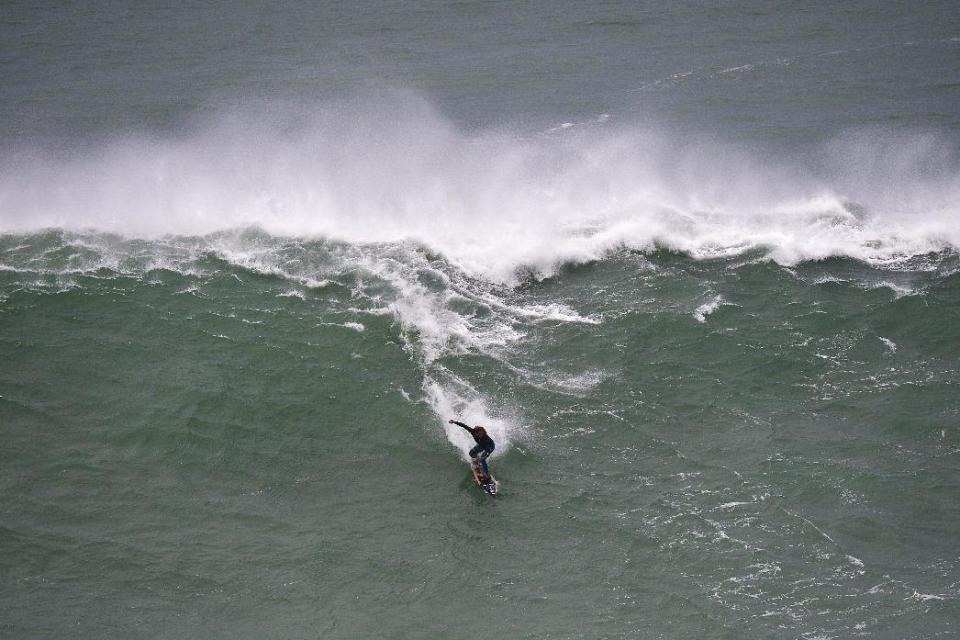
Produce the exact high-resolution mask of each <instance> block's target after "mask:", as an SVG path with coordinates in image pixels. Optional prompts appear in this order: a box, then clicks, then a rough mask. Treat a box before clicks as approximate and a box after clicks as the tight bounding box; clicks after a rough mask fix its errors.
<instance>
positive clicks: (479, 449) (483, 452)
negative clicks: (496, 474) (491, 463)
mask: <svg viewBox="0 0 960 640" xmlns="http://www.w3.org/2000/svg"><path fill="white" fill-rule="evenodd" d="M450 424H455V425H457V426H458V427H463V428H464V429H466V430H467V431H469V432H470V435H472V436H473V439H474V441H476V443H477V446H475V447H474V448H473V449H470V457H471V458H476V459H477V460H479V461H480V464H481V465H483V474H484V475H490V469H488V468H487V456H489V455H490V454H491V453H493V450H494V449H496V447H497V445H496V443H495V442H494V441H493V438H491V437H490V436H489V435H487V434H486V433H485V432H484V433H482V434H481V435H477V430H476V429H473V428H470V427H468V426H467V425H465V424H463V423H462V422H457V421H456V420H451V421H450Z"/></svg>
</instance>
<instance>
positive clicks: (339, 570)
mask: <svg viewBox="0 0 960 640" xmlns="http://www.w3.org/2000/svg"><path fill="white" fill-rule="evenodd" d="M378 232H379V231H378V230H377V229H373V230H372V231H371V233H374V234H376V233H378ZM764 251H766V250H763V249H756V250H754V251H753V253H750V254H747V255H737V256H734V257H727V258H716V259H713V260H697V259H694V258H692V257H690V256H687V255H683V254H679V253H676V252H672V251H668V250H665V249H659V250H653V251H647V252H636V251H632V250H628V249H622V250H619V251H616V252H613V253H609V254H608V255H607V257H606V258H605V259H603V260H598V261H594V262H591V263H590V264H586V265H571V264H568V265H566V266H564V267H562V268H560V269H558V270H556V272H555V274H554V275H553V276H552V277H550V278H544V279H540V280H538V279H535V278H526V279H524V280H523V281H522V282H520V283H519V284H518V285H516V286H509V285H504V284H501V283H497V282H493V281H491V280H489V279H486V278H483V277H479V276H478V275H476V274H475V273H472V272H470V271H468V270H465V269H463V268H461V267H460V266H459V265H458V264H456V262H455V261H454V260H453V259H448V258H447V257H444V256H443V255H441V254H438V253H435V252H434V251H433V250H430V249H428V248H426V247H425V246H424V245H423V244H422V243H419V242H410V241H407V242H404V241H392V242H365V243H351V242H345V241H334V240H330V239H309V238H302V237H300V238H295V237H293V238H292V237H288V236H277V235H271V234H269V233H267V232H265V231H263V230H243V231H231V232H217V233H208V234H206V235H201V236H167V237H162V238H157V239H138V238H128V237H124V236H121V235H117V234H115V233H114V234H108V233H103V232H74V231H62V230H60V231H47V232H41V233H17V234H5V235H2V236H0V361H2V362H3V363H4V364H3V366H2V367H0V415H2V417H3V424H4V438H5V440H4V441H5V443H6V446H5V447H4V449H3V451H2V452H0V461H2V463H3V468H4V469H5V472H4V473H5V482H7V483H8V486H9V487H10V489H9V490H8V491H6V492H5V493H4V497H3V504H4V505H8V506H9V507H10V510H9V513H11V514H13V515H11V516H10V518H9V519H8V521H7V522H6V523H5V529H4V534H3V536H2V537H0V545H2V548H3V549H4V550H5V551H7V552H8V553H5V554H4V557H8V558H10V557H16V558H18V559H19V560H18V562H17V563H16V564H15V565H10V566H8V568H7V569H6V571H7V572H8V573H7V575H10V576H12V577H13V580H14V581H15V584H14V585H13V586H10V585H4V586H0V589H2V590H3V591H4V593H12V594H13V595H12V596H11V597H16V598H17V600H18V601H19V602H20V603H21V606H19V607H18V609H17V613H15V614H13V615H12V617H11V619H10V622H9V624H10V626H11V628H13V629H14V630H15V631H16V630H26V629H31V628H33V627H34V625H35V624H36V622H35V620H36V619H37V618H36V616H37V615H39V614H41V613H44V614H45V613H50V615H51V617H50V618H45V619H49V620H50V623H49V624H50V625H51V628H52V629H53V630H54V631H53V633H54V635H57V634H58V630H59V629H61V628H63V629H67V628H69V629H70V632H69V633H72V632H73V630H74V626H75V625H76V622H75V621H71V622H69V623H68V620H67V617H69V616H72V615H73V614H74V613H75V610H74V609H73V608H71V607H68V608H67V612H61V609H59V608H54V607H55V606H56V607H61V606H62V602H63V599H62V598H57V599H56V605H54V603H53V602H52V601H51V598H50V596H49V594H50V593H51V592H54V593H57V594H63V595H65V596H71V594H74V595H75V596H76V597H77V598H78V599H79V602H84V603H85V602H87V601H88V597H89V596H87V595H84V594H87V593H89V591H90V590H91V589H94V588H96V589H98V590H99V591H98V593H107V594H109V598H110V599H111V601H115V602H117V603H122V604H123V606H124V607H132V608H135V609H134V610H136V611H137V613H136V614H129V615H128V614H121V615H120V616H119V624H121V625H122V626H123V627H125V628H126V627H130V628H131V629H133V628H158V629H159V628H167V627H165V625H168V624H169V615H170V611H171V610H172V609H171V608H172V607H178V608H180V607H182V608H185V610H190V607H191V606H194V605H192V604H191V603H192V602H193V600H194V599H196V598H198V597H200V596H198V595H197V594H201V595H202V596H203V599H204V601H209V602H212V603H215V605H216V606H217V607H219V608H222V610H223V611H225V612H227V614H228V615H225V616H224V617H215V618H214V621H212V622H208V621H199V622H198V621H194V622H191V626H192V625H193V624H198V625H199V626H200V627H201V628H204V629H205V630H209V631H210V632H211V634H210V635H216V634H217V633H219V632H223V631H224V630H229V632H230V633H231V634H232V632H233V631H236V632H237V633H238V634H239V635H240V636H243V635H244V634H245V633H249V626H247V625H248V624H251V623H250V622H249V621H248V620H247V619H246V616H249V615H251V613H250V612H251V611H252V612H253V614H252V615H255V616H256V617H257V618H258V619H260V618H263V619H264V620H267V621H269V622H270V624H269V626H271V627H274V626H279V627H283V628H288V627H284V625H285V624H289V620H291V619H296V620H298V621H300V622H298V624H304V625H307V626H310V627H316V628H321V627H323V625H325V624H328V623H329V621H330V620H331V619H336V620H338V621H339V622H338V625H337V627H336V629H333V630H332V631H331V635H332V637H343V638H347V637H366V636H370V635H373V636H375V635H376V626H377V625H378V624H379V620H381V619H382V617H383V616H386V615H393V614H395V613H396V612H397V611H403V612H406V613H404V614H403V615H400V616H399V617H398V620H397V622H396V624H397V625H399V627H402V628H403V629H405V630H409V631H411V634H412V635H415V629H416V628H419V627H423V626H424V625H425V626H426V628H428V629H430V630H438V631H442V630H443V629H446V628H448V627H447V626H446V624H447V623H446V622H444V621H443V620H441V619H439V618H437V617H435V616H434V617H431V612H435V611H436V610H439V611H443V612H447V613H449V612H450V609H449V607H450V606H451V605H450V593H451V591H452V592H454V593H456V594H460V595H462V596H464V597H467V596H468V595H469V594H471V593H473V595H474V598H480V601H481V602H483V603H484V604H485V605H486V606H489V607H492V608H496V607H498V604H497V600H498V599H499V598H501V597H507V598H511V599H514V598H521V599H522V598H525V597H527V595H528V593H529V590H530V589H534V590H536V593H551V594H567V593H573V594H576V598H577V602H578V603H581V604H582V603H583V602H586V603H587V605H588V606H585V607H582V606H581V605H580V604H578V605H577V606H574V607H573V609H572V610H571V603H570V602H569V601H568V600H567V599H565V598H560V601H559V602H556V603H554V602H552V601H551V600H550V599H547V601H546V602H541V603H540V604H537V605H536V607H535V608H534V611H535V612H534V613H532V614H531V613H530V612H525V613H524V614H523V617H524V619H526V618H529V617H530V616H531V615H532V616H533V617H534V618H535V619H536V627H537V632H536V633H537V634H539V633H550V634H555V635H557V636H558V637H562V636H563V634H564V633H566V632H565V631H564V629H569V628H571V627H570V625H571V624H579V623H578V622H576V621H577V620H581V619H584V618H583V617H584V616H585V619H586V620H588V621H590V624H591V625H592V624H598V625H600V624H602V625H607V627H608V628H609V629H610V630H611V631H612V633H614V634H615V635H622V636H624V637H628V636H632V635H633V632H635V631H637V630H639V629H641V628H645V625H649V624H652V625H654V626H655V627H658V628H663V629H668V628H673V626H674V625H675V624H677V622H676V621H677V620H679V621H680V623H679V624H680V625H681V626H682V628H683V629H684V633H683V635H684V636H687V635H690V636H696V637H716V633H715V626H716V620H723V621H724V622H723V624H724V625H725V626H726V627H728V628H730V629H734V630H735V635H736V636H738V637H740V636H742V637H757V636H762V635H769V634H773V635H777V634H780V633H782V632H785V631H786V632H787V633H789V635H790V636H791V637H793V636H797V637H802V636H805V635H806V636H809V637H815V636H817V635H823V634H828V633H832V634H836V633H842V634H846V633H849V634H855V633H857V632H859V631H861V630H863V629H874V630H878V632H879V629H880V628H881V627H882V628H883V629H885V630H886V629H889V630H891V633H893V634H894V635H897V636H901V635H910V633H911V630H912V629H914V628H915V627H916V626H917V625H918V624H919V625H920V626H922V627H923V629H926V630H928V631H931V632H935V631H936V630H938V629H942V628H944V627H945V626H949V624H950V621H951V620H952V619H953V612H954V610H955V606H956V602H957V600H958V598H960V593H958V591H957V580H956V576H957V571H958V566H957V560H956V554H955V543H954V542H953V540H954V536H951V535H950V532H951V531H953V530H954V529H955V524H956V522H955V513H954V511H953V510H952V509H951V505H953V504H954V502H955V500H954V498H955V495H954V492H953V491H952V490H951V489H950V487H952V486H954V485H953V484H950V483H951V482H953V480H952V478H953V477H954V475H955V468H954V463H953V461H954V459H955V457H956V452H957V434H956V430H955V426H954V422H955V418H956V393H955V389H956V386H957V385H958V384H960V372H958V370H957V366H956V363H957V362H958V361H960V351H958V349H960V322H958V319H957V308H958V304H960V273H958V266H960V263H958V257H957V254H956V253H952V252H945V253H940V254H935V255H924V256H922V257H920V258H915V259H914V262H913V263H911V264H901V265H899V266H895V265H892V264H890V263H884V264H883V265H882V266H871V265H868V264H864V263H863V262H861V261H856V260H851V259H846V258H843V259H831V260H823V261H816V262H804V263H800V264H796V265H793V266H791V267H783V266H780V265H778V264H776V263H775V262H771V261H770V260H767V259H764V256H765V254H764V253H763V252H764ZM552 256H553V257H552V259H555V256H556V254H552ZM496 264H499V263H496ZM484 266H485V269H489V267H490V266H491V265H490V264H486V265H484ZM453 417H457V418H460V419H462V420H465V421H467V422H468V423H470V424H484V425H486V426H487V427H488V428H489V429H490V431H491V432H492V434H493V436H494V438H495V440H496V441H497V444H498V447H497V452H496V454H495V455H494V457H493V458H492V460H491V466H492V469H493V471H494V473H495V474H496V475H497V476H498V479H499V480H500V481H501V489H502V490H501V494H500V496H498V498H497V501H496V502H490V501H489V500H488V499H487V498H488V497H487V496H485V495H484V494H482V493H481V492H480V491H479V490H478V489H477V487H476V486H474V485H473V483H472V480H471V479H470V477H469V474H468V470H467V467H466V465H465V464H463V460H464V459H465V457H466V452H467V451H468V449H469V447H470V445H471V444H472V443H471V442H470V440H469V438H468V437H467V436H466V434H465V433H464V432H463V431H462V430H460V429H459V428H455V427H451V426H450V425H448V424H447V420H448V419H450V418H453ZM14 506H16V508H15V509H14V508H12V507H14ZM917 521H922V522H923V526H922V527H914V526H913V523H915V522H917ZM904 523H910V525H909V526H907V525H905V524H904ZM41 527H48V528H50V527H52V529H44V530H45V531H55V533H49V534H44V535H40V534H38V533H36V531H37V530H38V529H39V528H41ZM907 530H909V532H910V535H903V534H904V532H905V531H907ZM185 537H186V538H189V539H192V540H195V542H193V543H187V542H185ZM105 540H107V541H108V543H105V542H104V541H105ZM485 544H491V545H494V552H492V553H491V554H490V555H489V557H483V558H481V559H475V555H476V553H477V546H478V545H480V546H482V545H485ZM238 546H239V547H242V548H244V549H247V548H249V549H250V550H251V551H250V553H249V555H245V556H244V557H245V561H244V562H238V561H237V559H238V556H237V552H236V548H237V547H238ZM77 549H80V550H82V553H77V552H76V550H77ZM168 549H169V551H167V550H168ZM558 554H560V555H562V556H563V562H557V556H558ZM51 556H53V557H55V558H57V561H56V562H51V561H50V559H49V558H50V557H51ZM437 572H440V573H443V574H448V575H449V577H448V578H446V579H443V580H441V579H439V578H435V577H433V576H435V574H436V573H437ZM527 572H533V574H534V575H535V576H536V577H535V578H530V577H528V576H527ZM331 575H335V576H342V577H343V579H342V580H341V579H340V578H337V579H333V578H331ZM478 576H481V577H482V578H483V581H484V582H485V583H486V582H489V584H490V585H491V586H490V587H489V590H490V591H491V592H492V594H493V595H490V596H488V595H487V594H486V590H483V592H482V595H479V596H478V595H477V590H476V581H477V577H478ZM498 576H501V578H498ZM41 579H42V586H37V585H36V583H37V582H38V581H40V580H41ZM264 580H267V581H269V582H270V584H271V585H272V586H270V587H269V588H267V587H264V589H266V591H262V590H261V587H260V586H253V585H261V584H262V583H263V581H264ZM344 580H346V581H347V582H346V583H347V584H350V585H354V586H355V587H356V589H357V590H359V591H358V592H364V593H366V592H369V593H373V594H376V597H374V598H372V599H371V600H370V601H369V602H364V603H363V605H362V606H360V605H357V604H356V603H355V602H354V600H353V599H354V598H355V595H354V593H353V591H351V592H350V595H349V598H348V599H347V600H346V601H340V600H338V598H339V597H341V595H342V593H343V585H344V584H345V582H344ZM423 581H425V584H426V585H427V586H423V585H424V582H423ZM134 583H135V584H137V585H142V586H133V587H132V586H131V584H134ZM274 583H276V584H274ZM441 583H442V587H441V586H439V585H440V584H441ZM411 585H413V586H411ZM416 585H421V586H420V587H417V586H416ZM430 585H433V586H430ZM408 588H414V589H417V588H419V589H422V591H421V592H418V593H419V595H417V596H416V597H414V598H413V599H412V600H409V601H408V596H407V591H406V590H407V589H408ZM78 589H79V590H81V591H82V593H77V591H76V590H78ZM434 589H439V591H437V592H434V591H433V590H434ZM397 590H400V593H401V594H402V595H399V596H398V595H397ZM277 591H278V592H279V593H280V594H281V595H280V596H279V601H274V598H276V597H277V596H276V593H275V592H277ZM184 592H186V595H184ZM650 593H654V594H657V595H656V596H655V597H653V601H656V602H660V606H661V607H662V608H663V611H664V615H665V616H666V618H665V619H664V620H660V619H658V620H654V621H653V622H649V621H648V619H647V616H648V615H649V611H650V609H649V605H650V602H651V600H650V598H651V596H649V594H650ZM271 594H272V595H271ZM525 594H527V595H525ZM540 598H541V596H537V597H536V598H534V600H531V602H535V601H539V599H540ZM811 601H816V602H817V605H816V606H811V605H810V603H811ZM145 602H147V603H151V604H150V606H149V607H148V610H146V611H143V612H139V608H140V607H141V606H143V604H144V603H145ZM610 602H614V603H616V604H615V607H616V609H615V610H616V611H617V615H616V616H615V617H614V619H613V620H607V621H606V622H604V621H603V620H601V618H605V617H606V615H607V614H606V613H598V611H606V609H603V607H605V606H614V605H610V604H609V603H610ZM604 603H607V604H604ZM471 606H473V605H471ZM305 611H308V612H309V613H304V612H305ZM691 611H694V612H695V615H692V614H691ZM297 612H299V613H297ZM465 613H466V612H465ZM297 615H299V616H300V617H296V616H297ZM445 615H446V614H445ZM371 616H372V617H371ZM571 616H574V617H575V619H574V617H571ZM667 619H668V620H669V621H670V622H669V623H668V622H666V620H667ZM234 620H240V621H241V622H237V623H235V622H234ZM424 620H428V621H429V622H426V623H425V622H424ZM918 620H920V622H919V623H918V622H917V621H918ZM284 621H287V622H284ZM117 624H118V617H117V616H116V615H111V616H109V617H108V618H103V619H100V618H96V617H94V618H89V619H84V620H83V621H82V625H83V626H84V628H86V629H88V630H90V631H91V632H92V633H91V635H104V634H106V635H109V632H110V630H111V629H115V628H116V625H117ZM457 624H459V623H457ZM523 624H530V622H529V621H527V622H524V621H522V620H520V619H519V618H512V617H510V616H509V615H508V616H507V617H506V618H505V619H504V620H492V621H490V622H489V627H490V629H491V631H494V632H497V633H498V635H507V636H508V635H509V632H508V627H516V626H517V625H521V626H522V625H523ZM240 625H243V626H244V628H243V629H241V628H240ZM255 627H256V625H255ZM399 627H398V628H399ZM256 628H257V630H258V631H257V632H258V633H259V632H260V631H267V629H266V626H260V627H256ZM289 628H290V629H293V627H289ZM298 628H299V627H298ZM184 631H185V632H186V631H187V630H186V628H185V627H184ZM101 632H102V633H101ZM65 633H67V632H65ZM187 635H189V633H187ZM267 635H269V633H268V634H267Z"/></svg>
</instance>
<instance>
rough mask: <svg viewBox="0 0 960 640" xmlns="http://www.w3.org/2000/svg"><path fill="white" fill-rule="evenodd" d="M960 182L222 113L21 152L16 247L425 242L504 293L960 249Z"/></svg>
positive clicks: (907, 169) (563, 129)
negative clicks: (688, 267)
mask: <svg viewBox="0 0 960 640" xmlns="http://www.w3.org/2000/svg"><path fill="white" fill-rule="evenodd" d="M267 113H269V115H265V114H267ZM958 167H960V162H958V159H957V152H956V149H955V148H954V147H953V146H951V145H950V144H948V143H945V142H943V141H941V140H940V139H938V138H937V136H935V135H933V134H924V135H920V134H916V135H907V134H895V133H889V132H879V131H871V132H860V133H858V134H855V135H848V136H845V137H842V138H840V139H837V140H836V141H835V142H834V143H832V144H830V145H826V146H824V147H822V148H821V149H819V150H818V151H817V152H816V153H807V154H803V157H796V158H789V157H784V155H783V154H782V153H780V154H775V153H773V152H770V151H769V150H762V149H761V150H754V151H748V150H745V149H744V148H743V147H742V146H737V145H732V144H722V143H718V142H715V141H705V140H703V139H701V138H696V137H694V136H686V137H682V136H676V135H674V136H671V135H670V134H668V133H665V132H662V131H653V130H651V129H649V128H646V129H645V128H640V127H635V126H628V125H626V124H623V123H618V122H617V121H616V118H615V117H609V118H607V117H604V118H599V119H597V121H595V122H587V123H582V124H580V125H570V124H566V125H565V126H559V127H556V128H553V129H550V130H547V131H543V132H535V133H519V132H517V131H512V130H507V129H501V130H486V131H474V132H471V131H464V130H462V129H460V128H457V127H455V126H454V125H453V124H452V123H451V122H450V121H449V120H448V119H445V118H444V117H443V116H441V115H440V114H439V113H438V112H437V111H436V110H434V109H433V108H431V106H430V105H429V104H427V103H426V102H425V101H423V100H422V99H419V98H417V97H414V96H410V95H409V94H402V93H389V94H384V95H379V96H377V98H376V99H371V98H370V97H367V98H366V99H364V100H359V99H358V100H355V101H340V102H333V103H327V104H321V105H314V106H313V107H312V108H310V109H306V108H303V107H302V106H301V107H296V108H294V107H291V106H289V105H287V106H284V107H277V108H275V109H274V110H272V111H261V112H259V113H254V112H248V113H245V114H233V115H229V116H222V117H220V118H218V119H217V120H216V121H213V122H208V123H206V124H205V125H204V126H198V127H196V128H195V129H193V130H192V133H190V134H184V135H183V136H181V137H168V138H159V137H156V136H153V137H151V136H126V137H123V138H122V139H117V140H114V141H113V142H111V143H110V144H106V145H104V146H102V147H101V148H100V149H99V150H98V151H95V152H87V153H84V154H82V155H73V156H69V157H64V156H62V155H61V156H56V155H54V154H51V153H44V152H40V151H36V150H34V151H27V150H24V149H18V150H7V151H5V152H4V154H3V159H2V161H0V231H3V232H23V231H29V230H36V229H40V228H51V227H52V228H62V229H68V230H80V229H93V230H98V231H105V232H111V233H118V234H121V235H124V236H128V237H141V238H150V237H158V236H164V235H203V234H207V233H211V232H214V231H218V230H224V229H231V228H238V227H248V226H258V227H261V228H263V229H265V230H266V231H268V232H270V233H273V234H279V235H287V236H295V237H327V238H331V239H336V240H342V241H346V242H351V243H369V242H393V241H401V240H413V241H416V242H419V243H422V244H423V245H425V246H427V247H429V248H430V249H431V250H434V251H437V252H439V253H442V254H444V255H446V256H447V257H448V258H449V259H450V260H451V261H453V262H454V263H455V264H457V265H458V266H459V267H460V268H461V269H463V270H464V271H466V272H467V273H470V274H473V275H476V276H480V277H483V278H486V279H490V280H493V281H498V282H506V283H509V282H511V281H513V279H514V278H515V276H516V274H517V271H518V269H524V270H526V271H527V272H533V273H535V274H541V275H547V274H549V273H551V272H552V271H553V270H554V269H555V268H556V267H557V265H559V264H563V263H566V262H582V261H589V260H593V259H597V258H600V257H602V256H604V255H605V254H606V253H607V252H609V251H611V250H612V249H616V248H620V247H632V248H638V249H647V248H651V247H653V246H655V245H656V246H663V247H667V248H670V249H675V250H679V251H684V252H689V253H690V254H691V255H692V256H694V257H713V256H722V255H730V254H733V253H738V252H742V251H745V250H749V249H755V248H761V249H763V250H765V251H766V252H767V255H768V256H769V257H770V258H771V259H773V260H776V261H778V262H780V263H783V264H792V263H795V262H798V261H802V260H808V259H820V258H824V257H828V256H837V255H842V256H850V257H853V258H856V259H860V260H865V261H872V262H878V261H879V262H882V261H888V260H896V259H898V258H902V257H905V256H911V255H916V254H922V253H927V252H931V251H940V250H944V249H950V248H956V247H957V246H960V224H958V223H960V214H958V208H960V207H958V206H957V202H958V196H960V171H958Z"/></svg>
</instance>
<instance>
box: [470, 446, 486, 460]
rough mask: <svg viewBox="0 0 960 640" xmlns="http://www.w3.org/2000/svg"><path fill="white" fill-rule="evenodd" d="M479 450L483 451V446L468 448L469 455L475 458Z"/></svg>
mask: <svg viewBox="0 0 960 640" xmlns="http://www.w3.org/2000/svg"><path fill="white" fill-rule="evenodd" d="M481 451H483V447H481V446H480V445H477V446H475V447H474V448H473V449H470V457H471V458H476V457H477V454H478V453H480V452H481Z"/></svg>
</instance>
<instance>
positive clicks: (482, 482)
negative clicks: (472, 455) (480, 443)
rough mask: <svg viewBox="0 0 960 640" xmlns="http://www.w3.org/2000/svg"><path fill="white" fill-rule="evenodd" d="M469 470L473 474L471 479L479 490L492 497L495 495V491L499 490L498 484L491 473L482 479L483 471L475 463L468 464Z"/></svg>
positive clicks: (478, 464)
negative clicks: (475, 482)
mask: <svg viewBox="0 0 960 640" xmlns="http://www.w3.org/2000/svg"><path fill="white" fill-rule="evenodd" d="M470 470H471V471H472V472H473V479H474V480H476V481H477V484H478V485H479V486H480V488H481V489H483V490H484V491H485V492H487V493H489V494H490V495H492V496H495V495H497V489H499V488H500V483H498V482H497V479H496V478H494V477H493V474H492V473H491V474H488V475H487V477H486V479H484V477H483V469H482V467H481V466H480V463H479V462H476V461H473V462H471V463H470Z"/></svg>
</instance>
